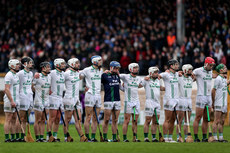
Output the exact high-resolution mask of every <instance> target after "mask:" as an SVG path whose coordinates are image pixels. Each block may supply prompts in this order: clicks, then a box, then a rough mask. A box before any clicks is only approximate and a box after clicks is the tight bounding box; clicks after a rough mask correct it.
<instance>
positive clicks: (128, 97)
mask: <svg viewBox="0 0 230 153" xmlns="http://www.w3.org/2000/svg"><path fill="white" fill-rule="evenodd" d="M129 71H130V74H120V79H121V80H122V81H123V82H124V92H125V101H124V103H125V107H124V113H125V119H124V123H123V139H124V142H129V141H128V139H127V130H128V125H129V121H130V117H131V115H132V130H133V142H140V140H138V139H137V121H138V117H139V113H140V101H139V96H138V88H141V87H142V85H141V84H140V83H141V79H140V78H139V77H138V76H137V74H138V72H139V65H138V64H137V63H131V64H129ZM134 114H135V115H134ZM134 117H135V121H134Z"/></svg>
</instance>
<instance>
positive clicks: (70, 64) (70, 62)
mask: <svg viewBox="0 0 230 153" xmlns="http://www.w3.org/2000/svg"><path fill="white" fill-rule="evenodd" d="M76 62H79V59H78V58H71V59H69V60H68V65H69V66H70V67H72V66H73V65H74V64H75V63H76Z"/></svg>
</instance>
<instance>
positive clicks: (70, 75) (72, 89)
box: [64, 69, 80, 99]
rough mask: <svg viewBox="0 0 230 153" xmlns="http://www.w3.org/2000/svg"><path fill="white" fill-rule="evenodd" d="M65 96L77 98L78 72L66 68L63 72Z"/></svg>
mask: <svg viewBox="0 0 230 153" xmlns="http://www.w3.org/2000/svg"><path fill="white" fill-rule="evenodd" d="M64 75H65V87H66V92H65V98H78V99H79V81H80V78H79V72H77V71H72V70H70V69H69V70H67V71H66V72H65V73H64Z"/></svg>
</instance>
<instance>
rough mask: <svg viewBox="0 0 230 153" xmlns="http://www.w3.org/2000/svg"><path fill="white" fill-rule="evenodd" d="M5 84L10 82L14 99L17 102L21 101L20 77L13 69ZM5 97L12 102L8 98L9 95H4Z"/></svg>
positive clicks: (6, 77) (7, 75)
mask: <svg viewBox="0 0 230 153" xmlns="http://www.w3.org/2000/svg"><path fill="white" fill-rule="evenodd" d="M4 80H5V84H9V85H10V93H11V96H12V98H13V100H14V102H15V103H19V84H20V81H19V77H18V75H17V74H16V73H13V72H12V71H9V72H8V73H7V74H6V76H5V78H4ZM4 99H6V100H7V102H10V100H9V99H8V97H7V95H6V94H5V95H4Z"/></svg>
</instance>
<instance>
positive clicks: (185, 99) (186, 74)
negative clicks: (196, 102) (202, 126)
mask: <svg viewBox="0 0 230 153" xmlns="http://www.w3.org/2000/svg"><path fill="white" fill-rule="evenodd" d="M192 70H193V67H192V65H191V64H185V65H183V66H182V71H183V75H182V76H180V77H179V93H180V98H179V101H180V103H181V104H182V106H183V107H184V111H185V113H184V116H185V118H184V127H183V128H184V134H185V140H186V139H187V135H188V126H187V125H188V124H187V123H188V122H189V121H190V116H191V112H192V97H191V96H192V83H193V79H192V77H191V75H192ZM186 111H187V112H188V121H187V117H186ZM181 117H183V116H181ZM178 119H179V123H180V127H181V123H182V120H183V118H178ZM177 134H178V133H177ZM177 137H178V138H179V135H177Z"/></svg>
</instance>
